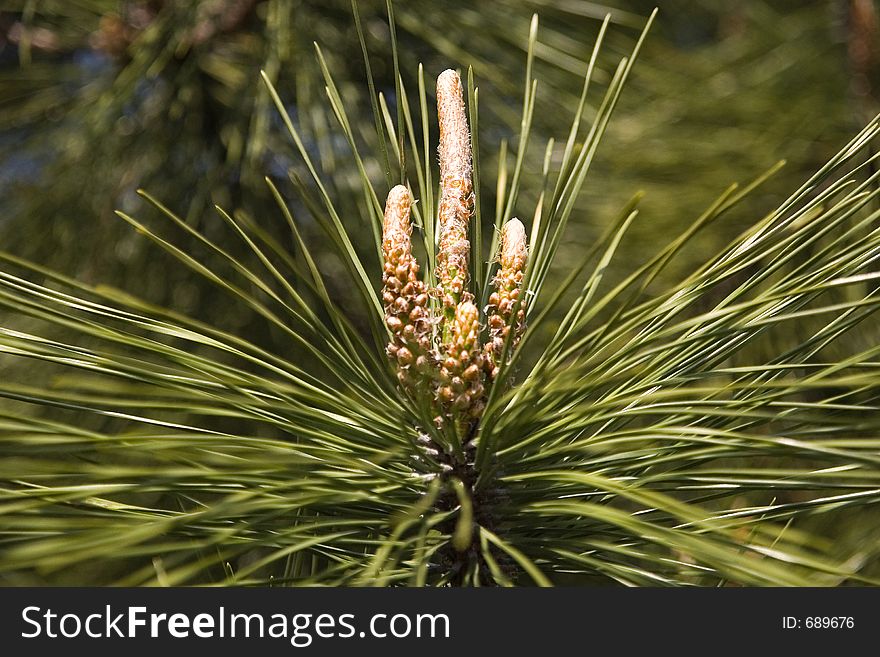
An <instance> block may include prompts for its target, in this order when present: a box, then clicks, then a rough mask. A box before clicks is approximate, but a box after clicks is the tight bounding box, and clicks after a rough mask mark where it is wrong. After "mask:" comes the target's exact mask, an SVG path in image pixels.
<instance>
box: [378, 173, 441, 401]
mask: <svg viewBox="0 0 880 657" xmlns="http://www.w3.org/2000/svg"><path fill="white" fill-rule="evenodd" d="M411 204H412V199H411V197H410V193H409V190H408V189H407V188H406V187H404V186H403V185H398V186H397V187H395V188H394V189H392V190H391V192H389V194H388V199H387V201H386V203H385V218H384V221H383V225H382V255H383V257H384V271H383V273H382V302H383V304H384V309H385V324H386V325H387V326H388V329H389V330H390V331H391V336H392V338H391V341H390V342H389V343H388V349H387V351H388V355H389V356H390V357H391V358H393V359H394V360H395V361H396V362H397V366H398V367H397V372H398V378H399V379H400V382H401V384H403V385H404V386H407V387H414V386H416V385H417V384H418V382H419V381H420V380H421V379H423V378H424V377H423V376H418V375H419V374H424V373H426V372H428V371H429V370H430V368H431V367H432V364H433V363H432V361H433V358H432V340H431V320H430V314H429V309H428V294H427V288H426V286H425V284H424V282H422V281H421V280H420V279H419V263H418V262H417V261H416V259H415V257H414V256H413V254H412V241H411V234H412V225H411V223H410V206H411Z"/></svg>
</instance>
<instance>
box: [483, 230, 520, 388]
mask: <svg viewBox="0 0 880 657" xmlns="http://www.w3.org/2000/svg"><path fill="white" fill-rule="evenodd" d="M527 259H528V244H527V242H526V229H525V227H524V226H523V224H522V222H521V221H520V220H519V219H517V218H515V217H514V218H513V219H511V220H510V221H508V222H507V223H506V224H504V227H503V228H502V229H501V251H500V256H499V260H500V265H501V266H500V267H499V269H498V272H497V273H496V274H495V278H494V279H493V285H494V292H493V293H492V294H491V295H490V296H489V304H488V305H487V306H486V317H487V318H488V323H489V342H488V343H487V344H486V346H485V352H486V369H487V373H488V375H489V378H490V379H495V377H496V376H497V375H498V370H499V368H500V365H501V363H500V362H499V361H500V359H501V354H502V352H503V351H504V341H505V340H506V339H507V335H508V333H509V331H510V330H511V328H512V329H513V336H512V337H511V341H510V346H509V347H508V354H512V353H513V350H514V349H515V348H516V346H517V344H518V343H519V341H520V338H521V337H522V334H523V331H524V330H525V319H526V308H525V307H526V299H525V298H523V299H522V303H521V304H520V306H519V309H518V310H517V313H516V317H512V315H513V311H514V309H515V308H516V304H517V302H518V301H519V300H520V296H521V295H522V280H523V273H524V272H525V268H526V261H527Z"/></svg>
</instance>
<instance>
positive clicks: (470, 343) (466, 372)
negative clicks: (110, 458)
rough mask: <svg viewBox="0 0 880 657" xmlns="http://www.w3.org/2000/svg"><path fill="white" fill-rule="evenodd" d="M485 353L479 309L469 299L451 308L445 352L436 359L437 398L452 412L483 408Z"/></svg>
mask: <svg viewBox="0 0 880 657" xmlns="http://www.w3.org/2000/svg"><path fill="white" fill-rule="evenodd" d="M484 361H485V356H484V355H483V353H482V351H481V350H480V313H479V311H478V310H477V307H476V306H475V305H474V304H473V303H471V302H470V301H463V302H462V303H460V304H459V305H458V307H457V308H456V311H455V319H454V320H453V321H452V326H451V335H450V340H449V344H448V345H447V348H446V354H445V355H444V358H443V361H442V362H441V363H440V388H439V390H438V393H437V394H438V397H439V399H440V402H441V403H442V404H443V406H445V407H446V408H447V409H450V410H451V411H452V413H453V414H454V415H457V416H459V417H471V418H477V417H479V416H480V414H481V413H482V411H483V406H484V403H485V402H484V396H485V389H484V387H483V370H484V369H485V363H484Z"/></svg>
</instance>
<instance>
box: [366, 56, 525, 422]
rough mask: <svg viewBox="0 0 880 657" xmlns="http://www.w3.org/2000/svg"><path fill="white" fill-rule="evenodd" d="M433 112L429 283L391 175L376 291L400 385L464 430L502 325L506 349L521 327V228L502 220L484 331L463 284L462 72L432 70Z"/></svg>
mask: <svg viewBox="0 0 880 657" xmlns="http://www.w3.org/2000/svg"><path fill="white" fill-rule="evenodd" d="M437 111H438V115H439V121H440V147H439V155H440V180H441V189H440V202H439V205H438V211H437V212H438V216H437V219H438V224H439V235H438V238H439V239H438V242H439V243H438V253H437V266H436V269H435V272H434V274H435V277H436V280H437V287H436V288H433V289H431V288H429V287H428V286H427V284H426V283H425V282H424V281H422V280H421V279H420V278H419V265H418V263H417V262H416V259H415V257H414V256H413V253H412V241H411V235H412V226H411V223H410V208H411V205H412V198H411V196H410V192H409V190H408V189H407V188H406V187H404V186H402V185H398V186H397V187H395V188H394V189H392V190H391V192H390V193H389V194H388V199H387V201H386V204H385V217H384V223H383V230H382V254H383V257H384V271H383V276H382V286H383V289H382V300H383V304H384V310H385V323H386V325H387V326H388V330H389V332H390V334H391V339H390V341H389V343H388V349H387V350H388V355H389V357H390V358H391V359H392V360H393V361H394V362H395V364H396V367H397V375H398V378H399V379H400V382H401V385H402V386H403V387H404V388H405V389H407V390H408V391H410V392H418V393H424V394H425V395H426V396H427V401H428V403H429V405H430V407H431V410H432V411H433V412H434V413H435V416H434V417H435V418H436V419H435V421H436V422H437V424H438V425H439V426H441V427H447V428H452V429H453V430H454V431H456V432H457V433H458V434H459V437H460V438H465V437H466V435H468V434H469V433H470V432H472V430H473V429H474V428H475V427H476V426H477V424H478V423H479V420H480V417H481V416H482V413H483V410H484V408H485V404H486V393H487V388H486V386H487V384H488V383H489V382H491V381H492V380H493V379H494V378H496V377H497V374H498V371H499V368H500V367H501V363H500V362H499V361H500V359H501V356H502V352H503V349H504V344H505V340H506V339H507V336H508V334H509V332H510V331H511V330H512V331H513V336H512V337H511V343H510V347H509V348H508V354H512V353H513V349H514V348H515V347H516V345H517V343H518V341H519V339H520V336H521V335H522V332H523V329H524V327H525V306H524V304H522V303H519V299H520V295H521V287H522V280H523V271H524V270H525V266H526V261H527V258H528V249H527V240H526V233H525V228H524V227H523V225H522V222H520V221H519V220H518V219H511V220H510V221H508V222H507V223H506V224H505V226H504V228H503V229H502V235H501V251H500V257H499V261H500V268H499V270H498V273H497V274H496V275H495V278H494V279H493V287H494V289H493V291H492V294H491V296H490V297H489V304H488V305H487V306H486V316H487V319H488V331H487V335H486V336H485V337H486V338H487V339H486V340H485V344H484V340H483V337H482V335H483V331H484V328H485V327H484V326H483V325H482V324H481V322H480V310H479V308H478V307H477V305H476V304H475V303H474V295H473V294H472V293H471V292H470V290H469V289H468V282H469V281H468V266H469V259H470V242H469V241H468V225H469V222H470V217H471V214H472V212H473V203H474V199H473V183H472V163H471V145H470V144H471V142H470V132H469V130H468V123H467V116H466V112H465V105H464V94H463V90H462V84H461V79H460V77H459V75H458V74H457V73H456V72H454V71H444V72H443V73H441V74H440V77H439V78H438V79H437Z"/></svg>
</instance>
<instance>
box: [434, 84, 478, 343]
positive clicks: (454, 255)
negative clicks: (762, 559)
mask: <svg viewBox="0 0 880 657" xmlns="http://www.w3.org/2000/svg"><path fill="white" fill-rule="evenodd" d="M437 114H438V117H439V120H440V147H439V155H440V203H439V208H438V219H439V224H440V231H439V236H440V240H439V241H440V250H439V253H438V254H437V283H438V286H439V296H440V299H441V301H442V304H443V310H444V316H445V320H446V322H447V323H448V322H449V321H451V320H452V318H453V317H454V315H455V308H456V306H457V305H458V304H459V302H461V301H468V300H470V299H472V297H471V295H470V293H469V292H468V291H467V286H468V260H469V257H470V242H469V241H468V222H469V221H470V217H471V214H472V213H473V205H474V198H473V171H472V166H473V165H472V162H471V137H470V131H469V129H468V122H467V115H466V112H465V106H464V95H463V91H462V85H461V78H460V77H459V75H458V73H456V72H455V71H453V70H446V71H443V72H442V73H441V74H440V76H439V77H438V78H437ZM444 335H445V336H448V332H446V331H444Z"/></svg>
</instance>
